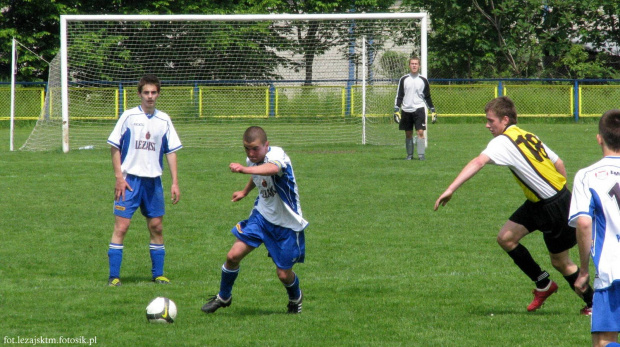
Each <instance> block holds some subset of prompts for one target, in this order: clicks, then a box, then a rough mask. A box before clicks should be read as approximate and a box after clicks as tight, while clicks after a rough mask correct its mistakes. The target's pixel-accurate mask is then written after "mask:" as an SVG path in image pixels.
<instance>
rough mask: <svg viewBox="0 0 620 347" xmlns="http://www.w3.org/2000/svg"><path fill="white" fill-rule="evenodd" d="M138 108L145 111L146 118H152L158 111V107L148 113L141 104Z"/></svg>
mask: <svg viewBox="0 0 620 347" xmlns="http://www.w3.org/2000/svg"><path fill="white" fill-rule="evenodd" d="M138 108H139V109H140V111H142V113H144V115H145V116H146V118H148V119H151V118H153V116H154V115H155V113H156V112H157V109H155V110H153V113H146V112H144V110H143V109H142V105H139V106H138Z"/></svg>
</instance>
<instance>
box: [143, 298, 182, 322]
mask: <svg viewBox="0 0 620 347" xmlns="http://www.w3.org/2000/svg"><path fill="white" fill-rule="evenodd" d="M176 318H177V305H176V304H175V303H174V301H172V300H170V299H168V298H164V297H162V296H159V297H156V298H155V299H153V300H152V301H151V302H150V303H149V304H148V306H146V319H148V321H149V322H151V323H173V322H174V320H175V319H176Z"/></svg>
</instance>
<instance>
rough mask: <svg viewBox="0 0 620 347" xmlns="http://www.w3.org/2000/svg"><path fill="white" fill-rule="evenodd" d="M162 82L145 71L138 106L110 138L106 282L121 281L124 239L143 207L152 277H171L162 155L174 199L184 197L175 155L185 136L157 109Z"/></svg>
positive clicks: (155, 279)
mask: <svg viewBox="0 0 620 347" xmlns="http://www.w3.org/2000/svg"><path fill="white" fill-rule="evenodd" d="M160 89H161V83H160V81H159V79H158V78H157V77H156V76H153V75H146V76H144V77H142V79H140V82H139V83H138V95H139V96H140V100H141V101H140V106H137V107H135V108H132V109H129V110H127V111H125V112H123V114H122V115H121V117H120V118H119V119H118V122H117V123H116V126H115V127H114V130H113V131H112V133H111V134H110V137H109V138H108V143H109V144H110V146H111V153H112V166H113V167H114V175H115V176H116V185H115V188H114V215H115V221H114V233H113V234H112V240H111V241H110V246H109V249H108V259H109V264H110V276H109V278H108V285H109V286H113V287H117V286H120V285H121V280H120V272H121V263H122V261H123V240H124V239H125V235H126V234H127V230H128V229H129V224H130V223H131V217H132V216H133V214H134V212H136V210H137V209H138V207H139V208H140V211H141V212H142V214H143V215H144V216H145V217H146V224H147V227H148V229H149V232H150V234H151V237H150V245H149V248H150V255H151V264H152V270H151V274H152V280H153V282H155V283H161V284H167V283H169V282H170V280H168V278H166V277H164V258H165V255H166V249H165V247H164V238H163V225H162V221H163V216H164V191H163V186H162V183H161V175H162V171H163V157H164V154H165V155H166V161H167V162H168V167H169V169H170V176H171V180H172V185H171V187H170V193H171V198H172V203H173V204H176V203H177V202H178V201H179V199H180V198H181V192H180V190H179V183H178V180H177V155H176V151H178V150H179V149H181V148H182V147H183V146H182V145H181V141H180V140H179V136H178V135H177V133H176V131H175V129H174V126H173V125H172V121H171V120H170V117H169V116H168V115H167V114H166V113H164V112H162V111H160V110H157V109H155V102H156V101H157V98H158V97H159V93H160Z"/></svg>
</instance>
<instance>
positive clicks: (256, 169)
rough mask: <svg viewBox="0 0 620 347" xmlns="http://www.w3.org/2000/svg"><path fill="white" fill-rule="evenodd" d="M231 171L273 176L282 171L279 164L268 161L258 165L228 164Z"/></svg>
mask: <svg viewBox="0 0 620 347" xmlns="http://www.w3.org/2000/svg"><path fill="white" fill-rule="evenodd" d="M228 167H229V168H230V171H231V172H236V173H242V174H248V175H260V176H273V175H275V174H277V173H278V172H280V168H279V167H278V165H276V164H273V163H266V164H262V165H256V166H244V165H241V164H239V163H230V165H228Z"/></svg>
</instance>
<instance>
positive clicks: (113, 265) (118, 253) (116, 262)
mask: <svg viewBox="0 0 620 347" xmlns="http://www.w3.org/2000/svg"><path fill="white" fill-rule="evenodd" d="M108 261H109V263H110V279H112V278H121V263H122V262H123V245H122V244H118V243H110V248H109V249H108Z"/></svg>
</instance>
